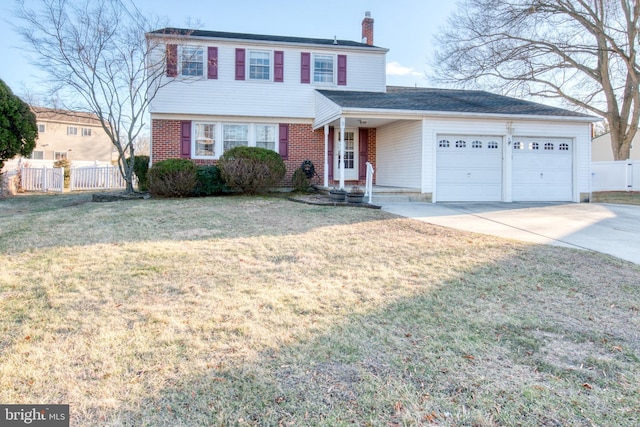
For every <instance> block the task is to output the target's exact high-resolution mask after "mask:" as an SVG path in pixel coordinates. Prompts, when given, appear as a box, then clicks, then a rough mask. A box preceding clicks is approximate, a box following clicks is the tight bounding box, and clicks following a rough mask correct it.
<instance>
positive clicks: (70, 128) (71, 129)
mask: <svg viewBox="0 0 640 427" xmlns="http://www.w3.org/2000/svg"><path fill="white" fill-rule="evenodd" d="M77 134H78V128H77V127H75V126H67V135H77Z"/></svg>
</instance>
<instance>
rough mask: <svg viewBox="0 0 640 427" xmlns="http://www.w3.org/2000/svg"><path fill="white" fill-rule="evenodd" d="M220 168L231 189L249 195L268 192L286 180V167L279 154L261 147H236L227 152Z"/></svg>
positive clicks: (219, 165)
mask: <svg viewBox="0 0 640 427" xmlns="http://www.w3.org/2000/svg"><path fill="white" fill-rule="evenodd" d="M218 167H219V168H220V172H221V175H222V179H224V181H225V182H226V183H227V185H228V186H229V187H230V188H231V189H237V190H242V191H243V192H244V193H247V194H257V193H263V192H266V191H267V190H268V189H269V188H270V187H273V186H275V185H276V184H277V183H278V182H279V181H281V180H282V178H284V174H285V172H286V167H285V164H284V161H282V157H280V155H279V154H278V153H276V152H275V151H272V150H267V149H266V148H259V147H235V148H232V149H230V150H227V151H225V153H224V154H223V155H222V156H221V157H220V161H219V162H218Z"/></svg>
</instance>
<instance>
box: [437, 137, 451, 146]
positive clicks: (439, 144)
mask: <svg viewBox="0 0 640 427" xmlns="http://www.w3.org/2000/svg"><path fill="white" fill-rule="evenodd" d="M450 145H451V144H450V143H449V141H447V140H446V139H442V140H440V142H438V147H440V148H449V146H450Z"/></svg>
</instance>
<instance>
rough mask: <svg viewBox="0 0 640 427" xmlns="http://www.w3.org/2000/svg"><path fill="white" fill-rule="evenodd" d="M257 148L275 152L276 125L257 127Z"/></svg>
mask: <svg viewBox="0 0 640 427" xmlns="http://www.w3.org/2000/svg"><path fill="white" fill-rule="evenodd" d="M256 147H260V148H266V149H268V150H274V151H275V149H276V127H275V126H274V125H256Z"/></svg>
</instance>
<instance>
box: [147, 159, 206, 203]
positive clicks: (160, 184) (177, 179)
mask: <svg viewBox="0 0 640 427" xmlns="http://www.w3.org/2000/svg"><path fill="white" fill-rule="evenodd" d="M148 182H149V192H150V193H151V194H154V195H157V196H166V197H185V196H189V195H191V194H193V190H194V189H195V187H196V184H197V182H198V178H197V167H196V165H195V164H194V163H193V162H191V161H189V160H186V159H169V160H163V161H160V162H158V163H154V164H153V166H151V169H149V173H148Z"/></svg>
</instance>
